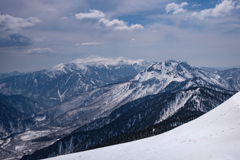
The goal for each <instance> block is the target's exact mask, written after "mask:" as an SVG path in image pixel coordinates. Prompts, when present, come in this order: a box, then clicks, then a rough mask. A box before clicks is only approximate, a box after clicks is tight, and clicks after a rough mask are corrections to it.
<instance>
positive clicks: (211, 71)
mask: <svg viewBox="0 0 240 160" xmlns="http://www.w3.org/2000/svg"><path fill="white" fill-rule="evenodd" d="M200 69H201V70H204V71H206V72H210V73H214V72H216V71H219V70H218V69H216V68H210V67H201V68H200Z"/></svg>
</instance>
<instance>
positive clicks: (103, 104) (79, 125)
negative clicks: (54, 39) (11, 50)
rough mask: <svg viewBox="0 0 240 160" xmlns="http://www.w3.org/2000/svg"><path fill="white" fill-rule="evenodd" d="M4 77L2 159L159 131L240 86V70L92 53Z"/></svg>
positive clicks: (0, 89) (0, 92)
mask: <svg viewBox="0 0 240 160" xmlns="http://www.w3.org/2000/svg"><path fill="white" fill-rule="evenodd" d="M0 77H1V76H0ZM2 77H3V78H1V79H0V114H1V116H0V159H23V160H31V159H34V160H36V159H43V158H49V157H55V156H58V155H64V154H69V153H74V152H80V151H85V150H89V149H94V148H99V147H104V146H109V145H113V144H119V143H124V142H129V141H134V140H138V139H142V138H146V137H150V136H154V135H158V134H161V133H164V132H167V131H169V130H171V129H173V128H176V127H178V126H180V125H182V124H184V123H187V122H189V121H192V120H194V119H196V118H198V117H200V116H202V115H203V114H205V113H207V112H209V111H211V110H212V109H214V108H215V107H217V106H219V105H220V104H222V103H223V102H225V101H226V100H227V99H229V98H230V97H232V96H233V95H234V94H236V93H237V92H238V91H240V69H236V68H235V69H228V70H224V71H220V70H211V69H209V68H197V67H195V66H192V65H190V64H188V63H187V62H182V61H174V60H169V61H164V62H152V61H146V60H130V59H126V58H122V57H118V58H103V57H95V56H92V57H88V58H86V59H77V60H75V61H72V62H70V63H66V64H59V65H57V66H54V67H52V68H49V69H45V70H41V71H36V72H32V73H22V74H9V76H8V75H7V74H4V76H2Z"/></svg>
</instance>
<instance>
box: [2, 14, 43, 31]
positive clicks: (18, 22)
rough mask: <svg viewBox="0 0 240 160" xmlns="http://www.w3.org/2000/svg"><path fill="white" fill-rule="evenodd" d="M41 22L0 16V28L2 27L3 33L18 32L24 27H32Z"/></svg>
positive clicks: (36, 19)
mask: <svg viewBox="0 0 240 160" xmlns="http://www.w3.org/2000/svg"><path fill="white" fill-rule="evenodd" d="M40 22H41V21H40V20H39V19H38V18H36V17H29V18H26V19H24V18H19V17H13V16H10V15H8V14H6V15H0V26H2V28H3V30H4V31H18V30H20V29H21V28H24V27H32V26H34V25H35V24H36V23H40Z"/></svg>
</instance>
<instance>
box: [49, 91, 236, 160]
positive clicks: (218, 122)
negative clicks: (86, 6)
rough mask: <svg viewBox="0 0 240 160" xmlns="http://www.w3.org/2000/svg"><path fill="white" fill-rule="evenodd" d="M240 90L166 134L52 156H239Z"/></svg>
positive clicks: (175, 159)
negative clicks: (208, 110)
mask: <svg viewBox="0 0 240 160" xmlns="http://www.w3.org/2000/svg"><path fill="white" fill-rule="evenodd" d="M239 158H240V92H238V93H237V94H235V95H234V96H233V97H231V98H230V99H229V100H227V101H226V102H224V103H223V104H221V105H220V106H218V107H217V108H215V109H213V110H212V111H210V112H208V113H206V114H205V115H203V116H201V117H199V118H198V119H196V120H194V121H191V122H189V123H187V124H184V125H182V126H180V127H178V128H176V129H173V130H171V131H169V132H166V133H164V134H161V135H158V136H154V137H150V138H146V139H142V140H138V141H134V142H129V143H125V144H120V145H115V146H110V147H105V148H100V149H95V150H90V151H85V152H79V153H75V154H69V155H64V156H58V157H54V158H50V159H48V160H65V159H67V160H86V159H87V160H106V159H107V160H136V159H141V160H155V159H169V160H192V159H194V160H203V159H204V160H205V159H207V160H239Z"/></svg>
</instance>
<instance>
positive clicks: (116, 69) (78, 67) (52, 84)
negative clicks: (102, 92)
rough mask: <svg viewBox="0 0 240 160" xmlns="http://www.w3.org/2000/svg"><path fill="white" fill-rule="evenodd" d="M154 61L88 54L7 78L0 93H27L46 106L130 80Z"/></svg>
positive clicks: (1, 86) (0, 86)
mask: <svg viewBox="0 0 240 160" xmlns="http://www.w3.org/2000/svg"><path fill="white" fill-rule="evenodd" d="M152 63H153V62H151V61H145V60H129V59H125V58H122V57H119V58H101V57H88V58H86V59H77V60H75V61H72V62H70V63H66V64H59V65H56V66H54V67H52V68H49V69H45V70H41V71H37V72H32V73H30V74H26V75H22V76H17V77H13V78H12V79H7V80H6V81H4V82H1V84H0V93H2V94H5V95H16V94H17V95H19V94H20V95H24V96H26V97H29V98H32V99H34V100H37V101H39V102H40V103H42V104H45V105H46V106H49V107H50V106H53V105H55V104H58V103H59V102H63V101H64V100H66V99H68V98H70V97H71V96H74V95H78V94H80V93H83V92H86V91H92V90H94V89H95V88H98V87H101V86H104V85H107V84H110V83H117V82H122V81H127V80H129V79H131V78H132V77H134V76H135V75H137V74H138V72H139V71H141V70H142V69H145V68H146V67H147V66H148V65H150V64H152Z"/></svg>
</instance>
